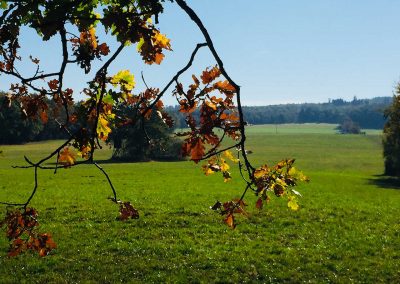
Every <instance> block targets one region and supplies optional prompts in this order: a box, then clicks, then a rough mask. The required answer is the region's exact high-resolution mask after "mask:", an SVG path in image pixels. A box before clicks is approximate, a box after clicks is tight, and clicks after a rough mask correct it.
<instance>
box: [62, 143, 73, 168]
mask: <svg viewBox="0 0 400 284" xmlns="http://www.w3.org/2000/svg"><path fill="white" fill-rule="evenodd" d="M75 160H76V159H75V154H74V153H73V152H71V151H70V150H69V147H65V148H64V149H62V150H61V151H60V156H59V157H58V162H59V163H60V164H62V165H64V166H65V167H70V166H72V165H73V164H75Z"/></svg>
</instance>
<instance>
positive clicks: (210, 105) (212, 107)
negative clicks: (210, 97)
mask: <svg viewBox="0 0 400 284" xmlns="http://www.w3.org/2000/svg"><path fill="white" fill-rule="evenodd" d="M204 103H205V104H206V105H207V106H208V107H209V108H211V109H213V110H217V105H216V104H214V103H213V102H211V101H205V102H204Z"/></svg>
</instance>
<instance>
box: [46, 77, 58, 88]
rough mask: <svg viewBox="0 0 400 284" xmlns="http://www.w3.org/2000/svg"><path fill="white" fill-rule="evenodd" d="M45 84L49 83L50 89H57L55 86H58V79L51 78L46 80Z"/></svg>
mask: <svg viewBox="0 0 400 284" xmlns="http://www.w3.org/2000/svg"><path fill="white" fill-rule="evenodd" d="M47 85H49V88H50V89H51V90H53V91H54V90H57V88H58V80H56V79H53V80H51V81H50V82H48V83H47Z"/></svg>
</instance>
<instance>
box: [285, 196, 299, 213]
mask: <svg viewBox="0 0 400 284" xmlns="http://www.w3.org/2000/svg"><path fill="white" fill-rule="evenodd" d="M287 206H288V207H289V208H290V209H292V210H293V211H297V210H299V205H298V204H297V201H296V198H295V197H294V196H289V198H288V204H287Z"/></svg>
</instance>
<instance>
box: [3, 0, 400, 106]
mask: <svg viewBox="0 0 400 284" xmlns="http://www.w3.org/2000/svg"><path fill="white" fill-rule="evenodd" d="M187 3H188V4H189V5H190V6H191V7H192V8H193V9H194V10H195V11H196V12H197V13H198V15H199V16H200V18H201V19H202V20H203V22H204V24H205V26H206V27H207V29H208V31H209V33H210V34H211V36H212V38H213V40H214V43H215V46H216V49H217V51H218V52H219V54H220V55H221V57H222V59H223V61H224V64H225V67H226V69H227V71H228V72H229V73H230V74H231V75H232V77H233V79H234V80H235V81H236V82H237V83H238V84H239V85H241V86H242V101H243V104H244V105H268V104H280V103H302V102H326V101H328V99H329V98H331V99H334V98H343V99H346V100H351V99H352V98H353V97H354V96H357V97H358V98H371V97H375V96H390V95H392V92H393V89H394V86H395V84H396V82H398V81H399V80H400V30H399V27H400V16H399V15H400V1H398V0H363V1H361V0H303V1H299V0H252V1H239V0H187ZM159 27H160V29H161V31H162V32H163V33H165V34H167V36H168V37H169V38H171V43H172V48H173V50H174V51H173V52H168V53H167V54H166V55H167V56H166V59H165V60H164V62H163V64H161V66H144V65H143V64H142V63H141V61H140V57H139V56H138V55H137V54H136V50H135V47H134V46H132V47H131V48H129V49H127V50H125V51H124V52H123V54H122V57H121V58H119V59H118V60H117V61H116V62H115V64H114V65H113V66H112V71H114V72H116V71H117V70H119V69H130V70H131V71H132V72H133V73H134V74H135V75H136V81H137V83H138V86H137V87H138V89H137V91H140V89H141V87H143V83H142V82H141V79H140V72H141V71H143V73H144V76H145V79H146V81H147V83H148V85H151V86H155V87H160V88H162V87H163V86H164V85H165V84H166V83H167V82H168V80H169V79H170V78H171V77H172V76H173V75H174V74H175V73H176V71H177V70H178V69H179V68H181V67H182V66H184V65H185V64H186V62H187V61H188V59H189V56H190V54H191V52H192V50H193V48H194V47H195V45H196V43H200V42H203V39H202V36H201V34H200V33H199V31H198V29H197V27H196V26H195V25H194V24H193V23H192V22H191V21H190V19H189V18H188V17H187V16H186V15H185V14H184V13H183V11H180V9H179V7H177V6H176V4H167V5H166V9H165V13H164V14H163V15H162V17H161V18H160V26H159ZM99 32H100V31H99ZM24 41H25V43H28V44H29V46H30V47H31V49H30V50H29V51H27V50H25V51H24V53H23V55H25V56H27V55H28V54H32V55H33V56H35V57H39V58H40V59H41V60H42V61H41V62H42V65H43V66H46V68H49V71H56V70H57V69H58V67H57V65H56V64H57V63H59V62H60V55H61V51H60V48H59V47H58V46H57V39H54V40H51V41H50V42H49V47H47V48H43V47H40V46H39V45H38V41H37V38H36V37H35V36H34V35H33V34H32V33H24ZM23 43H24V42H23ZM111 47H112V49H115V45H111ZM199 55H200V56H199V57H198V58H197V60H196V64H195V66H194V67H193V68H192V70H190V72H189V74H188V76H187V78H189V77H190V76H191V74H192V73H195V74H198V73H199V72H200V70H202V69H203V68H205V67H207V66H212V65H214V64H215V62H214V61H213V59H212V58H211V56H210V54H209V53H208V52H206V51H202V52H201V53H200V54H199ZM20 69H23V70H24V71H27V72H28V73H27V74H30V73H29V72H32V70H30V68H29V67H28V66H21V67H20ZM88 80H90V76H89V77H85V76H82V72H81V71H80V70H79V69H78V68H73V69H72V70H70V71H69V72H68V73H67V77H66V82H67V85H69V86H71V87H73V88H75V89H81V88H82V87H83V86H84V82H85V81H88ZM8 82H9V81H8V80H7V79H6V78H1V81H0V89H2V90H7V89H8V86H7V84H8ZM183 82H188V80H185V79H183ZM76 94H77V95H78V92H76ZM78 98H82V96H79V95H78ZM166 102H167V104H174V100H173V99H172V98H168V99H166Z"/></svg>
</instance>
